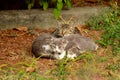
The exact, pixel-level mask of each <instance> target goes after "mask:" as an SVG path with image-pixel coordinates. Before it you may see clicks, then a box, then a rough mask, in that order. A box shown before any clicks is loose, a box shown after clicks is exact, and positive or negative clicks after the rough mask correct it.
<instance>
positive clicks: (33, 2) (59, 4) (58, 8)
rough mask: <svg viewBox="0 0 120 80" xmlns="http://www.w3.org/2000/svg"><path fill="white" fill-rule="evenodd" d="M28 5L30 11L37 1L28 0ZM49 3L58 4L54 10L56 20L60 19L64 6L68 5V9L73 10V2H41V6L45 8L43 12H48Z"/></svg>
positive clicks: (44, 0)
mask: <svg viewBox="0 0 120 80" xmlns="http://www.w3.org/2000/svg"><path fill="white" fill-rule="evenodd" d="M26 3H27V4H28V9H31V8H32V7H33V6H34V4H35V0H26ZM49 3H53V4H56V8H55V9H54V17H55V18H56V19H57V18H58V17H59V15H60V11H61V10H62V8H63V7H64V5H66V6H67V8H71V0H39V4H40V6H42V7H43V10H47V8H48V7H49Z"/></svg>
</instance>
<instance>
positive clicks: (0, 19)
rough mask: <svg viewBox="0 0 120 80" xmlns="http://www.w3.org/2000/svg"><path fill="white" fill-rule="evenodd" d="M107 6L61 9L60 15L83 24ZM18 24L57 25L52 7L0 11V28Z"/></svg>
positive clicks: (18, 25) (34, 25)
mask: <svg viewBox="0 0 120 80" xmlns="http://www.w3.org/2000/svg"><path fill="white" fill-rule="evenodd" d="M106 9H108V7H105V6H95V7H77V8H71V9H70V10H62V11H61V15H63V16H64V17H66V18H69V17H71V16H74V17H75V19H76V23H79V24H84V23H85V21H87V20H88V19H89V18H91V17H93V16H96V15H99V14H101V12H104V11H105V10H106ZM20 26H27V27H28V28H36V27H37V28H44V29H48V28H52V27H56V26H58V24H57V20H56V19H55V18H54V16H53V9H48V10H46V11H43V10H39V9H36V10H33V9H32V10H6V11H5V10H4V11H0V29H9V28H15V27H20Z"/></svg>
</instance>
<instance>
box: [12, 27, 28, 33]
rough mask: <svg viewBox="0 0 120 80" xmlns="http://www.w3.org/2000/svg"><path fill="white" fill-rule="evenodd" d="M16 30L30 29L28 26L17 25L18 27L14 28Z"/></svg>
mask: <svg viewBox="0 0 120 80" xmlns="http://www.w3.org/2000/svg"><path fill="white" fill-rule="evenodd" d="M14 30H18V31H25V32H26V31H28V28H27V27H25V26H21V27H17V28H14Z"/></svg>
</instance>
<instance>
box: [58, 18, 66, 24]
mask: <svg viewBox="0 0 120 80" xmlns="http://www.w3.org/2000/svg"><path fill="white" fill-rule="evenodd" d="M59 18H60V19H61V20H62V24H66V23H67V22H66V20H65V19H64V18H63V17H62V16H59Z"/></svg>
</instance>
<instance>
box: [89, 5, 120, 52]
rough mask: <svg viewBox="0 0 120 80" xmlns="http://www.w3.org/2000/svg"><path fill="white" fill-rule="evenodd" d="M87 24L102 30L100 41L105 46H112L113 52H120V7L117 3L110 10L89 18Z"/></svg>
mask: <svg viewBox="0 0 120 80" xmlns="http://www.w3.org/2000/svg"><path fill="white" fill-rule="evenodd" d="M87 25H88V26H91V28H92V29H97V30H102V36H101V40H99V41H98V43H100V44H101V45H102V46H104V47H107V46H112V47H113V52H114V51H116V52H118V53H120V52H119V51H120V9H119V7H118V6H117V3H116V4H114V5H113V6H112V8H110V10H109V11H108V12H106V13H104V14H102V15H101V16H98V17H94V18H92V19H91V20H89V21H88V22H87Z"/></svg>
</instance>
